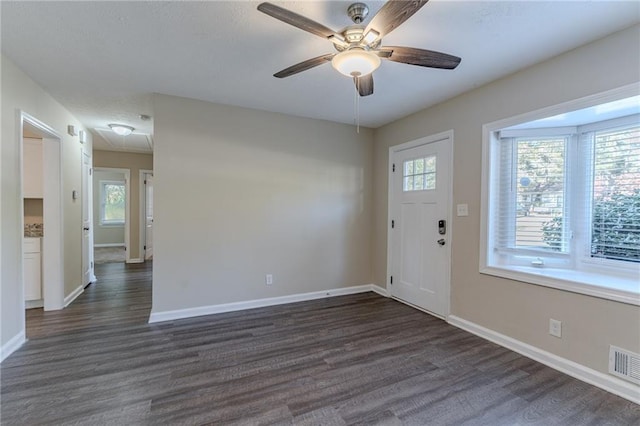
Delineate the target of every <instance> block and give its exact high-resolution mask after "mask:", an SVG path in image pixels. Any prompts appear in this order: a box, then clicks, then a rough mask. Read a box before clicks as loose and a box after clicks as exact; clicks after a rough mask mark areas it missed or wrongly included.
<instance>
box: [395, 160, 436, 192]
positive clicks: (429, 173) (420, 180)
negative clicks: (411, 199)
mask: <svg viewBox="0 0 640 426" xmlns="http://www.w3.org/2000/svg"><path fill="white" fill-rule="evenodd" d="M403 170H404V173H403V175H404V176H403V177H404V180H403V182H404V184H403V189H404V191H422V190H425V189H435V188H436V156H435V155H430V156H428V157H425V158H418V159H416V160H408V161H405V162H404V167H403Z"/></svg>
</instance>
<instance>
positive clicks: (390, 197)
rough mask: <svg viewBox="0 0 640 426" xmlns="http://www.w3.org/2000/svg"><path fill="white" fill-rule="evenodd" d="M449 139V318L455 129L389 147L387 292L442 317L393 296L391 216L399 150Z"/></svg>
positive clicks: (448, 307) (447, 312)
mask: <svg viewBox="0 0 640 426" xmlns="http://www.w3.org/2000/svg"><path fill="white" fill-rule="evenodd" d="M445 139H446V140H448V141H449V143H448V145H449V149H450V155H449V158H450V161H449V163H450V164H448V166H449V185H448V186H449V187H448V188H447V191H448V195H449V197H448V198H449V205H448V206H447V216H446V220H447V229H448V230H447V232H448V234H449V238H448V243H449V244H447V245H446V246H445V250H446V251H447V257H448V259H449V267H448V268H447V270H446V271H445V281H446V282H445V300H446V303H445V306H444V312H445V314H444V316H443V317H442V318H443V319H445V320H446V319H447V318H448V317H449V315H450V313H451V264H452V262H451V245H452V242H453V221H452V220H451V219H452V216H453V214H452V213H453V209H452V206H453V152H454V149H453V148H454V139H453V129H452V130H447V131H444V132H441V133H436V134H434V135H430V136H425V137H422V138H419V139H415V140H412V141H409V142H404V143H401V144H399V145H393V146H390V147H389V164H388V169H387V171H388V173H387V174H388V187H387V189H388V192H387V288H388V291H387V293H388V294H389V297H391V298H393V299H394V300H397V301H399V302H401V303H404V304H407V305H409V306H412V307H414V308H416V309H419V310H421V311H424V312H427V313H428V314H430V315H433V316H437V317H440V315H438V314H435V313H433V312H429V311H426V310H424V309H422V308H420V307H419V306H416V305H413V304H411V303H407V302H406V301H404V300H400V299H398V298H396V297H394V296H393V288H392V287H389V286H390V285H391V266H392V265H391V259H392V248H393V244H391V240H392V238H393V230H392V229H391V218H392V217H393V160H394V156H395V154H396V153H397V152H400V151H405V150H407V149H412V148H417V147H419V146H422V145H428V144H430V143H434V142H439V141H442V140H445Z"/></svg>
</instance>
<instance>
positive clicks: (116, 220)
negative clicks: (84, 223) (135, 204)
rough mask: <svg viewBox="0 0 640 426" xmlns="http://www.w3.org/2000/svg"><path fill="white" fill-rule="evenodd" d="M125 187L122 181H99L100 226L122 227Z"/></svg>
mask: <svg viewBox="0 0 640 426" xmlns="http://www.w3.org/2000/svg"><path fill="white" fill-rule="evenodd" d="M125 191H126V187H125V182H124V181H112V180H101V181H100V224H101V225H106V226H109V225H110V226H123V225H124V221H125V203H126V195H125V194H126V192H125Z"/></svg>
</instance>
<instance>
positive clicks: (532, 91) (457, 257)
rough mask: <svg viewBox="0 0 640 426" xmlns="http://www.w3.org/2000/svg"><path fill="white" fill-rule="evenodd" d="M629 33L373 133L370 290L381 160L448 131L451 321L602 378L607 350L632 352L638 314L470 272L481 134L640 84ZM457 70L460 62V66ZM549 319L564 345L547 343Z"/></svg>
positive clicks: (383, 220)
mask: <svg viewBox="0 0 640 426" xmlns="http://www.w3.org/2000/svg"><path fill="white" fill-rule="evenodd" d="M639 40H640V29H639V27H634V28H632V29H628V30H626V31H623V32H621V33H618V34H615V35H612V36H610V37H607V38H605V39H602V40H600V41H597V42H595V43H592V44H589V45H586V46H584V47H581V48H579V49H576V50H574V51H571V52H568V53H566V54H563V55H561V56H559V57H557V58H554V59H552V60H550V61H547V62H544V63H542V64H539V65H536V66H534V67H531V68H529V69H526V70H524V71H522V72H519V73H517V74H514V75H512V76H509V77H507V78H504V79H501V80H498V81H496V82H494V83H491V84H489V85H487V86H484V87H481V88H479V89H477V90H474V91H472V92H468V93H466V94H463V95H461V96H459V97H457V98H455V99H452V100H449V101H447V102H444V103H442V104H440V105H437V106H435V107H433V108H429V109H427V110H424V111H421V112H419V113H416V114H414V115H412V116H409V117H407V118H405V119H402V120H399V121H396V122H394V123H392V124H389V125H387V126H384V127H382V128H380V129H377V130H376V132H375V134H374V139H375V153H374V170H375V171H376V173H374V193H375V198H374V211H375V213H374V228H373V229H374V232H373V235H374V249H373V250H374V251H373V259H372V264H373V268H374V271H373V274H374V282H375V283H376V284H378V285H380V286H385V282H386V276H387V272H386V259H387V258H386V256H387V223H388V218H387V194H388V185H387V179H388V176H387V175H388V173H387V170H388V167H387V165H388V156H389V155H388V151H389V147H390V146H392V145H397V144H400V143H403V142H407V141H411V140H414V139H418V138H420V137H423V136H427V135H432V134H436V133H439V132H442V131H446V130H450V129H453V130H454V166H453V203H452V206H455V205H456V204H458V203H466V204H468V205H469V216H468V217H455V215H454V217H453V227H452V231H453V242H452V270H451V313H452V314H453V315H456V316H458V317H461V318H463V319H466V320H468V321H472V322H474V323H477V324H480V325H482V326H484V327H487V328H489V329H491V330H494V331H497V332H499V333H503V334H505V335H507V336H510V337H513V338H515V339H518V340H520V341H522V342H525V343H528V344H530V345H533V346H536V347H538V348H542V349H544V350H546V351H549V352H552V353H554V354H557V355H559V356H562V357H565V358H567V359H570V360H573V361H575V362H578V363H580V364H583V365H586V366H588V367H591V368H594V369H596V370H598V371H601V372H606V371H607V362H608V346H609V345H610V344H614V345H618V346H620V347H622V348H626V349H629V350H633V351H635V352H640V308H639V307H637V306H632V305H626V304H622V303H617V302H611V301H607V300H602V299H597V298H593V297H588V296H583V295H578V294H574V293H568V292H564V291H559V290H554V289H550V288H545V287H541V286H536V285H532V284H524V283H521V282H516V281H510V280H507V279H501V278H497V277H493V276H488V275H482V274H480V273H479V272H478V269H479V247H480V180H481V166H482V165H481V151H482V125H483V124H485V123H489V122H492V121H496V120H499V119H503V118H508V117H512V116H515V115H518V114H522V113H526V112H529V111H533V110H536V109H540V108H543V107H547V106H551V105H555V104H558V103H562V102H566V101H569V100H573V99H577V98H580V97H584V96H587V95H592V94H595V93H598V92H602V91H606V90H609V89H613V88H616V87H619V86H624V85H627V84H631V83H636V82H638V81H639V80H640V73H639V70H640V58H639V52H640V49H639ZM462 65H463V66H464V62H463V64H462ZM549 318H555V319H558V320H561V321H562V322H563V337H562V339H557V338H555V337H552V336H550V335H549V334H548V332H547V331H548V325H549Z"/></svg>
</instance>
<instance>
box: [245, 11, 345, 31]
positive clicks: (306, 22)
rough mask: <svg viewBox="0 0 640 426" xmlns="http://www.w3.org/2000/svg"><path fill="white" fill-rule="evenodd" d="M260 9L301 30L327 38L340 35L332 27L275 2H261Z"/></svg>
mask: <svg viewBox="0 0 640 426" xmlns="http://www.w3.org/2000/svg"><path fill="white" fill-rule="evenodd" d="M258 10H259V11H260V12H262V13H266V14H267V15H269V16H272V17H274V18H276V19H279V20H280V21H282V22H286V23H287V24H289V25H293V26H294V27H298V28H300V29H301V30H304V31H307V32H310V33H311V34H315V35H317V36H319V37H322V38H327V37H330V36H332V35H335V36H337V35H338V34H336V32H335V31H333V30H332V29H330V28H327V27H325V26H324V25H322V24H319V23H317V22H316V21H312V20H311V19H309V18H306V17H304V16H302V15H298V14H297V13H295V12H292V11H290V10H287V9H284V8H282V7H280V6H276V5H275V4H271V3H260V4H259V5H258Z"/></svg>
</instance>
